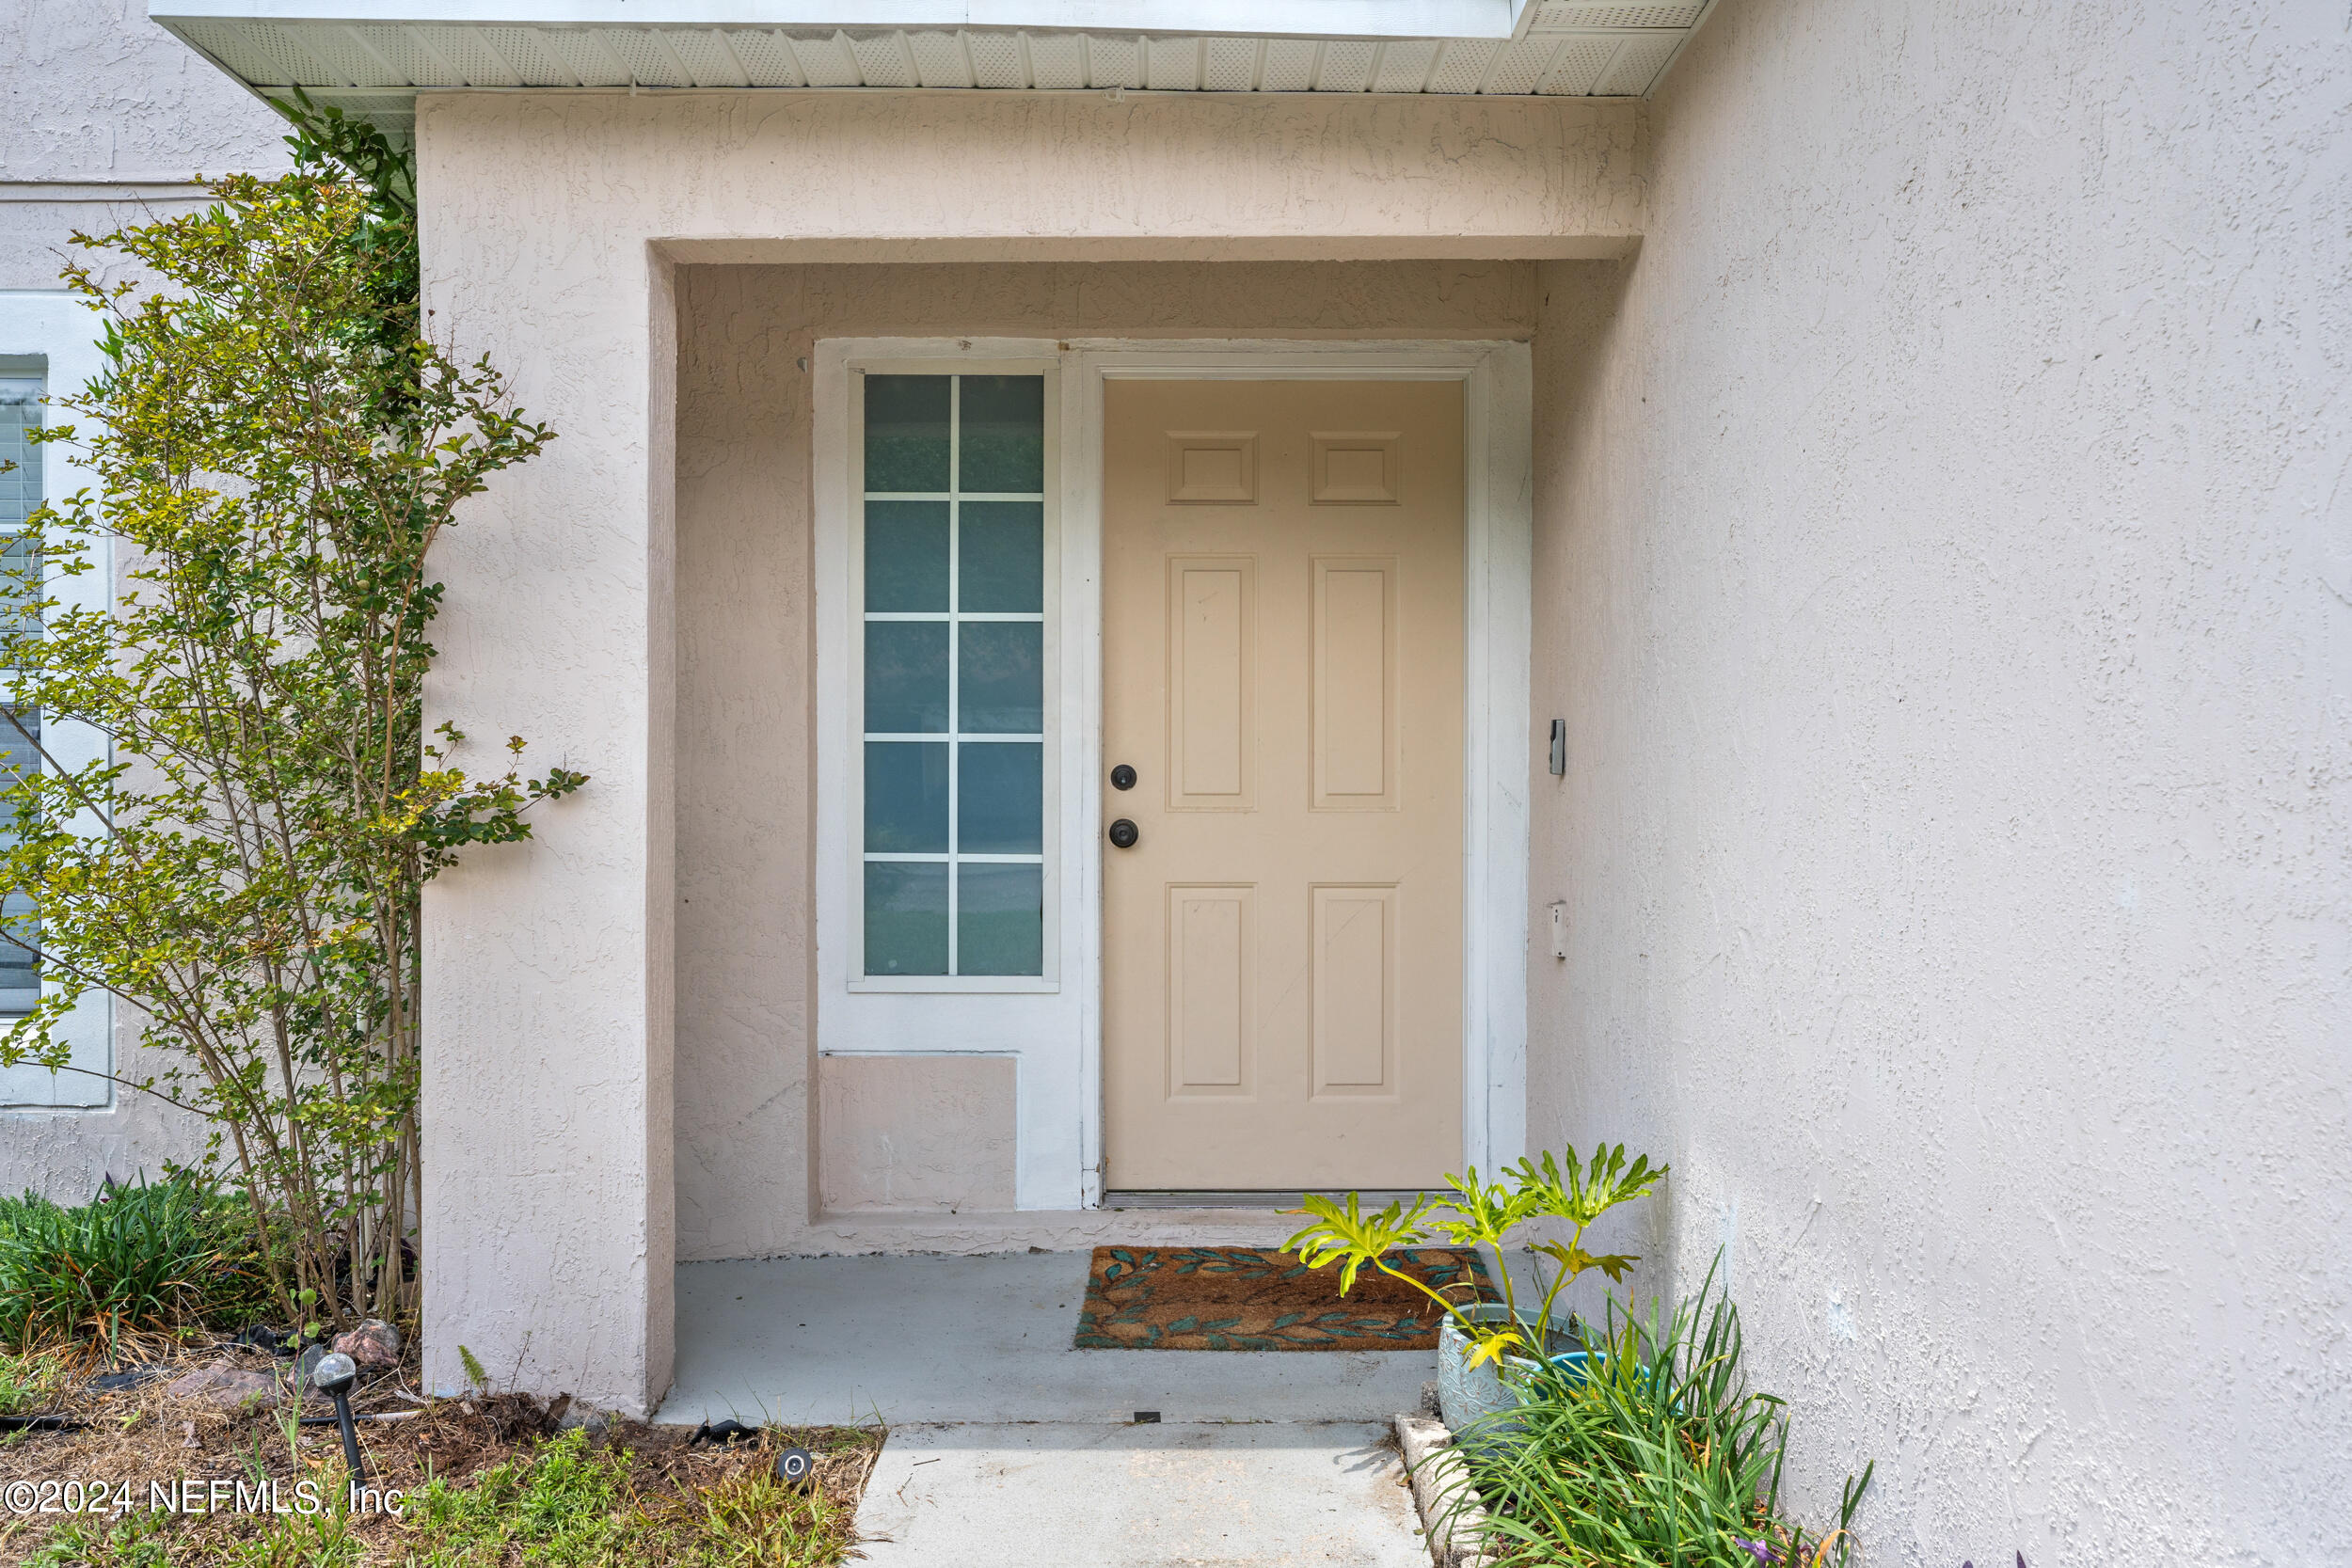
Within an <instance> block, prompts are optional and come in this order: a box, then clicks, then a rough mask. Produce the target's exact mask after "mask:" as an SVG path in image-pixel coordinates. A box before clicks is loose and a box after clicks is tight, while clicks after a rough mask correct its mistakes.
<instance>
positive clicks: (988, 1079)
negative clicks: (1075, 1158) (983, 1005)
mask: <svg viewBox="0 0 2352 1568" xmlns="http://www.w3.org/2000/svg"><path fill="white" fill-rule="evenodd" d="M1014 1069H1015V1064H1014V1062H1013V1059H1012V1058H1011V1057H1009V1056H823V1057H819V1058H818V1064H817V1099H818V1117H817V1123H818V1126H819V1127H821V1128H823V1129H824V1133H823V1136H822V1137H821V1138H819V1139H818V1149H817V1177H818V1201H819V1203H820V1204H821V1206H822V1207H823V1209H824V1210H825V1211H826V1212H830V1213H858V1212H866V1211H882V1212H917V1213H921V1212H930V1213H958V1212H962V1211H964V1210H978V1211H980V1212H983V1213H1000V1212H1004V1211H1006V1210H1009V1209H1010V1208H1011V1207H1012V1146H1013V1106H1012V1092H1013V1072H1014Z"/></svg>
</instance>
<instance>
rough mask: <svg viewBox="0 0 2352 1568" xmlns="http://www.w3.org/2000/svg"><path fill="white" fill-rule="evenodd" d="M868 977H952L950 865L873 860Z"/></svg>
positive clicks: (868, 874) (869, 877) (869, 872)
mask: <svg viewBox="0 0 2352 1568" xmlns="http://www.w3.org/2000/svg"><path fill="white" fill-rule="evenodd" d="M946 973H947V866H946V862H944V861H943V862H940V863H936V864H924V863H919V862H918V863H914V864H907V863H903V862H894V861H883V862H880V863H873V862H868V863H867V864H866V974H946Z"/></svg>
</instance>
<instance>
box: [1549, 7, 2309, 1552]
mask: <svg viewBox="0 0 2352 1568" xmlns="http://www.w3.org/2000/svg"><path fill="white" fill-rule="evenodd" d="M2348 134H2352V40H2347V34H2346V30H2345V24H2344V11H2343V8H2341V7H2323V6H2311V5H2296V4H2291V3H2284V0H2278V3H2270V4H2259V5H2253V6H2247V7H2236V8H2213V7H2210V6H2204V5H2200V4H2189V3H2185V0H2169V3H2157V4H2153V5H2148V6H2117V5H2097V4H2073V5H2058V6H2055V7H2037V8H2027V7H2017V6H2010V5H1991V4H1984V3H1961V4H1951V5H1944V6H1937V7H1932V8H1930V7H1898V8H1887V7H1884V6H1881V5H1874V4H1868V3H1866V0H1743V3H1740V4H1727V5H1725V6H1724V7H1722V8H1720V10H1719V11H1718V13H1717V15H1716V16H1715V18H1714V19H1713V20H1712V21H1711V22H1710V23H1709V24H1708V27H1707V29H1706V30H1705V32H1704V33H1702V34H1701V35H1700V37H1699V38H1698V39H1697V40H1696V41H1695V42H1694V43H1693V45H1692V48H1691V49H1690V50H1689V51H1688V52H1687V53H1686V54H1685V55H1684V56H1683V58H1682V60H1681V61H1680V62H1679V63H1678V64H1677V66H1676V68H1675V71H1674V72H1673V74H1672V75H1671V76H1670V77H1669V79H1668V81H1667V83H1666V86H1665V87H1664V90H1663V91H1662V92H1661V95H1660V97H1659V99H1658V100H1657V102H1656V103H1655V104H1654V105H1653V109H1652V122H1651V137H1652V141H1651V149H1652V156H1653V161H1652V164H1651V166H1650V169H1651V174H1652V184H1651V195H1650V200H1651V205H1650V216H1649V224H1648V230H1647V233H1646V235H1645V240H1644V242H1643V246H1642V249H1641V252H1640V255H1639V257H1638V259H1636V260H1635V261H1633V262H1632V263H1631V264H1630V265H1629V266H1626V267H1624V268H1622V269H1620V268H1618V267H1615V266H1605V267H1593V266H1584V267H1579V266H1565V265H1553V266H1547V267H1546V268H1545V269H1544V275H1543V276H1544V283H1545V287H1546V289H1547V293H1548V296H1549V304H1548V306H1547V309H1546V313H1545V316H1544V324H1543V328H1542V330H1541V331H1540V332H1539V334H1538V336H1537V340H1536V342H1537V359H1538V384H1539V388H1540V398H1541V401H1540V403H1539V426H1538V432H1537V451H1538V452H1539V453H1540V454H1543V455H1542V456H1540V457H1539V468H1538V480H1537V495H1536V503H1537V507H1536V516H1537V523H1536V527H1537V544H1536V552H1537V555H1536V559H1537V573H1538V580H1537V592H1536V613H1535V624H1536V626H1537V628H1538V630H1537V647H1536V662H1535V670H1536V684H1535V691H1536V712H1535V714H1534V715H1533V716H1532V717H1533V718H1534V721H1535V726H1536V728H1535V733H1536V734H1537V735H1538V736H1540V734H1541V733H1542V726H1543V724H1544V722H1545V721H1548V720H1549V718H1550V717H1552V716H1553V715H1555V714H1556V715H1560V716H1563V717H1565V719H1566V720H1567V721H1568V725H1569V731H1568V772H1567V775H1566V777H1565V780H1554V779H1552V778H1550V777H1549V775H1547V774H1545V773H1544V772H1542V771H1541V770H1540V769H1541V762H1540V751H1539V752H1538V759H1539V760H1538V762H1537V768H1538V771H1537V772H1536V773H1535V774H1534V779H1533V788H1534V840H1535V844H1534V854H1535V866H1534V878H1533V886H1532V888H1531V895H1532V898H1533V901H1534V906H1535V912H1536V917H1537V920H1538V922H1539V924H1538V929H1541V928H1542V927H1541V924H1540V922H1541V920H1542V918H1543V915H1542V911H1543V906H1544V905H1546V904H1548V903H1549V902H1550V901H1551V900H1553V899H1555V898H1558V899H1565V900H1566V901H1567V903H1568V905H1569V910H1570V913H1571V920H1572V927H1571V932H1572V934H1571V939H1570V949H1569V957H1568V958H1567V959H1566V960H1565V962H1555V961H1554V960H1552V959H1550V958H1549V957H1548V956H1547V957H1540V958H1535V959H1534V974H1533V978H1532V982H1531V989H1530V1005H1529V1008H1528V1012H1529V1017H1530V1020H1531V1032H1532V1039H1531V1050H1530V1059H1531V1074H1532V1078H1533V1083H1532V1097H1533V1100H1534V1105H1533V1115H1532V1118H1531V1119H1532V1127H1533V1129H1534V1136H1535V1137H1536V1138H1537V1139H1538V1140H1539V1141H1549V1142H1550V1143H1552V1144H1554V1145H1555V1146H1556V1145H1557V1144H1558V1143H1560V1142H1562V1141H1565V1140H1569V1139H1573V1140H1576V1141H1578V1142H1580V1143H1584V1144H1586V1145H1589V1143H1590V1141H1591V1140H1593V1139H1595V1138H1599V1137H1606V1138H1609V1139H1612V1140H1614V1139H1619V1138H1622V1139H1625V1140H1627V1141H1629V1143H1631V1144H1632V1145H1633V1146H1634V1147H1636V1148H1646V1149H1647V1150H1649V1151H1650V1152H1651V1153H1652V1154H1654V1155H1660V1156H1663V1157H1665V1158H1668V1159H1670V1160H1671V1161H1672V1162H1673V1164H1674V1167H1675V1175H1674V1178H1673V1180H1672V1182H1671V1184H1670V1188H1669V1191H1668V1193H1667V1194H1666V1196H1664V1198H1663V1199H1662V1200H1661V1202H1660V1203H1659V1204H1658V1205H1657V1206H1656V1207H1655V1208H1654V1209H1653V1210H1652V1211H1651V1212H1650V1214H1649V1216H1648V1219H1649V1225H1648V1227H1647V1231H1646V1233H1645V1234H1643V1235H1638V1236H1634V1237H1631V1238H1629V1240H1632V1241H1634V1242H1635V1243H1637V1244H1639V1243H1646V1245H1645V1250H1654V1251H1655V1252H1656V1253H1657V1255H1658V1257H1659V1259H1661V1262H1662V1263H1663V1264H1664V1266H1665V1267H1664V1269H1663V1270H1662V1271H1661V1272H1659V1273H1654V1274H1653V1275H1651V1276H1650V1279H1649V1281H1648V1283H1661V1282H1665V1281H1667V1280H1669V1279H1670V1280H1671V1282H1672V1283H1673V1284H1674V1285H1675V1286H1677V1287H1678V1288H1681V1289H1686V1290H1687V1289H1689V1288H1690V1287H1692V1286H1693V1285H1694V1284H1695V1283H1696V1282H1697V1280H1698V1278H1699V1276H1700V1275H1701V1274H1702V1273H1703V1272H1704V1270H1705V1269H1706V1267H1707V1264H1708V1259H1710V1257H1711V1256H1712V1255H1713V1254H1714V1252H1715V1250H1716V1248H1717V1246H1718V1245H1719V1244H1727V1245H1728V1252H1729V1259H1730V1268H1731V1272H1732V1277H1733V1279H1734V1281H1735V1283H1736V1286H1737V1289H1738V1292H1739V1296H1740V1302H1741V1305H1742V1307H1743V1309H1744V1317H1745V1323H1746V1328H1747V1343H1748V1347H1749V1353H1750V1355H1751V1357H1752V1360H1753V1364H1754V1370H1755V1372H1756V1376H1757V1379H1758V1381H1759V1383H1760V1384H1761V1385H1762V1386H1767V1387H1771V1388H1772V1389H1775V1390H1776V1391H1778V1392H1780V1393H1782V1394H1785V1395H1788V1396H1789V1397H1790V1398H1791V1399H1792V1400H1793V1401H1794V1416H1795V1432H1796V1439H1795V1479H1796V1483H1797V1492H1798V1496H1799V1497H1800V1498H1801V1499H1802V1500H1803V1501H1804V1505H1805V1506H1806V1508H1807V1510H1808V1511H1809V1512H1810V1513H1811V1514H1812V1516H1813V1517H1814V1518H1815V1519H1817V1520H1819V1519H1820V1518H1821V1517H1823V1516H1824V1515H1827V1514H1829V1513H1832V1511H1833V1509H1834V1504H1835V1500H1836V1488H1837V1482H1838V1481H1839V1479H1840V1478H1842V1477H1843V1476H1844V1474H1845V1473H1846V1472H1847V1470H1848V1469H1849V1468H1850V1467H1851V1468H1855V1469H1858V1468H1859V1467H1860V1465H1862V1463H1863V1462H1864V1461H1866V1460H1867V1459H1871V1458H1875V1459H1876V1460H1877V1461H1878V1463H1879V1469H1878V1479H1877V1482H1876V1485H1875V1487H1874V1489H1873V1494H1872V1498H1871V1501H1870V1503H1869V1504H1868V1506H1867V1509H1866V1511H1865V1513H1864V1515H1863V1520H1862V1524H1863V1527H1864V1531H1865V1539H1866V1541H1867V1543H1868V1546H1869V1559H1870V1560H1871V1561H1873V1562H1878V1563H1916V1564H1923V1565H1925V1564H1933V1565H1937V1568H1947V1565H1949V1564H1952V1563H1956V1562H1959V1561H1960V1560H1962V1559H1963V1558H1969V1559H1973V1560H1975V1561H1977V1562H1979V1563H1985V1562H2008V1561H2009V1560H2010V1553H2011V1552H2012V1551H2016V1550H2022V1551H2023V1552H2024V1554H2025V1558H2026V1560H2027V1561H2028V1562H2031V1563H2034V1564H2036V1565H2037V1568H2041V1565H2044V1564H2050V1563H2085V1564H2089V1563H2111V1562H2123V1561H2156V1560H2162V1561H2169V1562H2197V1563H2225V1562H2226V1563H2244V1564H2252V1563H2279V1564H2288V1563H2317V1562H2323V1561H2343V1560H2347V1559H2352V1525H2347V1523H2346V1517H2345V1514H2344V1511H2343V1509H2342V1508H2340V1507H2338V1506H2336V1504H2335V1502H2334V1500H2333V1499H2335V1498H2336V1497H2340V1496H2341V1495H2342V1493H2343V1491H2344V1484H2345V1482H2346V1481H2347V1480H2352V1457H2348V1456H2352V1417H2347V1415H2346V1409H2347V1406H2346V1402H2345V1396H2346V1394H2347V1392H2352V1354H2347V1352H2348V1349H2352V1347H2347V1343H2346V1333H2347V1327H2346V1325H2347V1323H2352V1264H2347V1261H2346V1254H2345V1248H2344V1238H2345V1236H2346V1235H2347V1233H2352V1232H2348V1231H2347V1221H2348V1220H2352V1215H2348V1214H2347V1199H2348V1197H2352V1136H2348V1135H2347V1134H2348V1132H2352V1128H2348V1127H2347V1120H2346V1090H2347V1086H2352V1060H2348V1053H2347V1049H2346V1046H2347V1039H2348V1038H2352V1036H2348V1035H2347V1021H2352V986H2348V984H2347V965H2348V963H2352V940H2348V938H2347V925H2348V923H2347V914H2348V913H2352V909H2348V907H2347V901H2348V900H2352V876H2347V867H2352V546H2347V540H2348V539H2352V491H2348V490H2347V488H2346V483H2345V474H2346V461H2347V455H2348V454H2352V435H2348V434H2347V433H2348V432H2352V420H2347V411H2346V408H2345V388H2346V376H2347V372H2348V371H2352V310H2347V308H2346V299H2347V295H2346V293H2345V290H2344V280H2345V278H2346V277H2348V276H2352V243H2348V241H2347V234H2348V233H2352V143H2348V142H2347V135H2348ZM1595 274H1599V275H1600V277H1598V278H1597V279H1596V277H1595V276H1594V275H1595ZM1596 281H1597V282H1598V285H1599V286H1598V289H1597V291H1596V287H1595V284H1596Z"/></svg>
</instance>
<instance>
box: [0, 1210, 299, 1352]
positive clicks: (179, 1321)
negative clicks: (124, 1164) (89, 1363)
mask: <svg viewBox="0 0 2352 1568" xmlns="http://www.w3.org/2000/svg"><path fill="white" fill-rule="evenodd" d="M251 1236H252V1226H251V1225H250V1223H249V1220H248V1218H247V1216H246V1210H245V1206H244V1204H243V1202H242V1200H240V1199H236V1198H232V1197H227V1196H221V1195H219V1194H216V1193H215V1192H213V1191H211V1190H210V1189H208V1188H206V1187H205V1186H203V1185H202V1184H201V1183H199V1182H198V1181H197V1180H194V1179H193V1178H191V1177H188V1176H185V1175H179V1174H175V1175H173V1176H170V1177H167V1179H166V1180H161V1181H156V1182H147V1181H141V1182H140V1183H139V1184H138V1185H136V1186H132V1187H124V1188H118V1189H116V1190H115V1191H114V1192H112V1193H110V1194H108V1195H107V1196H104V1197H103V1198H101V1199H100V1200H99V1201H97V1202H95V1203H88V1204H84V1205H82V1206H80V1207H78V1208H67V1207H64V1206H62V1205H59V1204H56V1203H52V1202H50V1201H49V1200H48V1199H46V1198H43V1197H40V1196H35V1195H33V1194H30V1193H27V1194H26V1195H25V1196H24V1197H22V1198H0V1347H7V1348H12V1349H15V1350H17V1351H20V1352H21V1351H28V1350H33V1349H36V1348H40V1347H43V1346H65V1345H69V1344H72V1343H74V1342H76V1341H82V1342H90V1343H94V1344H95V1345H96V1346H98V1347H100V1348H102V1349H103V1354H106V1355H107V1356H108V1357H110V1358H111V1357H113V1356H114V1355H115V1354H117V1353H118V1352H119V1350H120V1349H121V1348H122V1344H123V1341H124V1340H125V1339H126V1338H130V1339H133V1340H137V1339H140V1338H152V1337H158V1336H163V1335H167V1334H169V1333H171V1332H172V1331H174V1330H176V1329H179V1328H181V1327H183V1326H185V1325H188V1324H190V1323H197V1322H209V1323H232V1324H233V1323H237V1322H242V1321H246V1320H249V1319H251V1318H252V1317H253V1316H255V1315H257V1314H258V1313H260V1312H262V1311H263V1310H265V1309H266V1306H267V1288H268V1287H267V1280H266V1278H265V1277H264V1275H263V1271H262V1268H261V1267H260V1265H259V1262H258V1260H257V1259H255V1258H254V1257H253V1256H252V1241H251Z"/></svg>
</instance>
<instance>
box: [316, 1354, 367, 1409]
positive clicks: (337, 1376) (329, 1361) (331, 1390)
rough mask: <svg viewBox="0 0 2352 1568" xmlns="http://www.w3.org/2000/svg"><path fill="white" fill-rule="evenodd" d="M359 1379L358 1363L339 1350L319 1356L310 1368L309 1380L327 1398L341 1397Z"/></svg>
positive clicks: (349, 1390) (348, 1391)
mask: <svg viewBox="0 0 2352 1568" xmlns="http://www.w3.org/2000/svg"><path fill="white" fill-rule="evenodd" d="M358 1379H359V1365H358V1362H356V1361H354V1360H352V1358H351V1357H350V1356H348V1355H345V1354H343V1353H342V1352H341V1351H331V1352H329V1353H328V1354H325V1355H322V1356H320V1357H319V1360H318V1365H317V1366H315V1367H312V1368H311V1369H310V1382H311V1384H312V1385H313V1386H315V1387H316V1388H317V1389H318V1391H319V1392H320V1393H322V1394H325V1395H326V1397H327V1398H329V1399H337V1400H339V1399H341V1398H342V1397H343V1396H344V1395H345V1394H348V1393H350V1392H351V1386H352V1385H353V1384H354V1383H356V1382H358Z"/></svg>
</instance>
